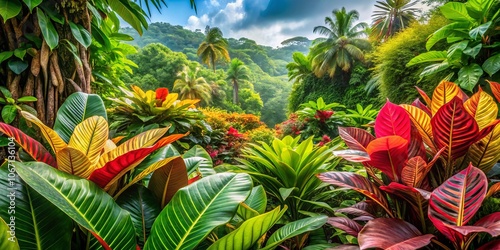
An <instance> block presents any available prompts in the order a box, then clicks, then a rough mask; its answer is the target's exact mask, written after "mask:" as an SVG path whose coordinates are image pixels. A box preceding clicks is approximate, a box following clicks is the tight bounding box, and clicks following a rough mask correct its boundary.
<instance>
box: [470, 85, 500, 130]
mask: <svg viewBox="0 0 500 250" xmlns="http://www.w3.org/2000/svg"><path fill="white" fill-rule="evenodd" d="M464 108H465V110H467V112H468V113H469V114H470V115H472V116H473V117H474V119H476V122H477V125H479V130H481V129H483V128H485V127H486V126H488V124H490V123H491V122H492V121H494V120H495V119H496V118H497V114H498V106H497V104H496V102H495V101H494V100H493V97H491V96H490V95H488V94H487V93H486V92H484V91H483V90H482V89H479V91H478V92H477V93H475V94H474V95H473V96H472V97H471V98H470V99H468V100H467V101H466V102H465V103H464Z"/></svg>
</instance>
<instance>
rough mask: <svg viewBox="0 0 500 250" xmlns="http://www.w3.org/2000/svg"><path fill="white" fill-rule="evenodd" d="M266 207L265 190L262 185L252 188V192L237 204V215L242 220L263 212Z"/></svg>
mask: <svg viewBox="0 0 500 250" xmlns="http://www.w3.org/2000/svg"><path fill="white" fill-rule="evenodd" d="M266 207H267V196H266V190H264V187H263V186H262V185H259V186H256V187H254V188H252V192H251V193H250V195H249V196H248V198H247V199H246V200H245V202H244V203H242V204H240V206H238V211H237V213H238V215H239V216H240V217H241V218H243V220H247V219H250V218H252V217H254V216H257V215H259V214H263V213H264V212H265V211H266Z"/></svg>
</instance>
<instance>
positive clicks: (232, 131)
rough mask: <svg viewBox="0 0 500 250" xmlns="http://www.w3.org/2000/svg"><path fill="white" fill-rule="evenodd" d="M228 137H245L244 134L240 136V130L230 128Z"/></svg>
mask: <svg viewBox="0 0 500 250" xmlns="http://www.w3.org/2000/svg"><path fill="white" fill-rule="evenodd" d="M227 135H230V136H234V137H242V136H243V135H242V134H240V133H239V132H238V130H236V129H235V128H233V127H229V130H228V131H227Z"/></svg>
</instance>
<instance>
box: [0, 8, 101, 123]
mask: <svg viewBox="0 0 500 250" xmlns="http://www.w3.org/2000/svg"><path fill="white" fill-rule="evenodd" d="M46 1H47V2H50V3H48V4H52V5H55V8H56V9H57V10H58V14H59V15H60V16H61V17H62V19H63V20H65V21H64V24H59V23H56V22H54V21H52V23H53V24H54V26H55V29H56V30H57V32H58V35H59V45H58V46H57V47H55V48H54V49H53V50H50V48H49V46H48V45H47V42H46V41H45V39H44V37H43V35H42V32H41V29H40V26H39V20H38V18H37V11H38V8H34V9H33V11H32V12H31V13H30V11H29V10H28V9H27V7H26V6H24V5H23V10H22V11H21V14H20V15H18V16H17V17H14V18H11V19H8V20H7V21H6V22H5V21H4V20H3V19H2V18H1V17H0V53H1V52H6V51H16V49H17V51H26V52H27V53H26V54H25V55H24V56H22V58H17V57H16V56H12V57H10V59H8V60H6V61H4V62H3V63H1V65H0V85H4V86H6V87H7V88H8V89H9V90H10V92H11V93H12V96H13V97H14V99H17V98H20V97H22V96H35V97H36V98H37V99H38V100H37V101H36V102H35V103H33V104H31V106H32V107H34V108H35V110H36V111H37V116H38V118H39V119H40V120H41V121H42V122H44V123H46V124H47V125H49V126H52V125H53V123H54V119H55V115H56V113H57V109H58V108H59V107H60V105H61V104H62V102H63V101H64V100H65V98H66V97H67V96H68V95H70V94H71V93H73V92H75V91H78V90H79V89H81V90H82V91H84V92H87V93H91V89H90V81H91V73H92V72H91V68H90V66H89V65H90V64H89V52H88V51H87V49H85V48H84V47H83V46H81V45H78V42H77V41H76V39H75V38H74V37H73V35H72V33H71V28H70V27H69V24H68V22H69V21H71V22H73V23H75V24H79V25H81V26H82V27H84V28H85V29H87V30H88V31H89V32H90V30H91V26H90V21H91V17H90V15H89V11H88V8H87V1H86V0H76V1H52V0H46ZM36 40H39V41H41V43H39V42H33V41H36ZM63 40H64V41H63ZM66 41H69V42H71V43H72V44H73V45H75V46H76V48H77V50H78V51H77V53H76V55H77V56H78V57H79V58H80V60H79V61H80V62H81V63H80V62H79V61H78V60H75V59H74V55H73V53H72V52H70V49H69V46H67V44H66ZM27 45H28V46H27ZM29 47H31V48H29ZM9 61H11V62H20V63H22V64H24V65H26V64H27V68H26V69H25V70H24V71H22V72H21V73H20V74H16V73H15V72H14V71H12V69H11V68H10V67H9ZM61 66H62V67H61ZM4 79H5V80H4ZM4 81H5V82H4ZM68 81H73V82H75V83H76V85H77V86H73V85H72V84H71V83H70V82H68ZM66 83H68V84H66Z"/></svg>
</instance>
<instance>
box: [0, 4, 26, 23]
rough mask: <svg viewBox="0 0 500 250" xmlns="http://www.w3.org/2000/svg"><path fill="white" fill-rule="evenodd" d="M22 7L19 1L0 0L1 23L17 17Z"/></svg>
mask: <svg viewBox="0 0 500 250" xmlns="http://www.w3.org/2000/svg"><path fill="white" fill-rule="evenodd" d="M22 7H23V5H22V3H21V2H19V0H0V16H2V19H3V22H4V23H5V22H6V21H7V20H9V19H11V18H13V17H15V16H17V15H18V14H19V12H21V9H22Z"/></svg>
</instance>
